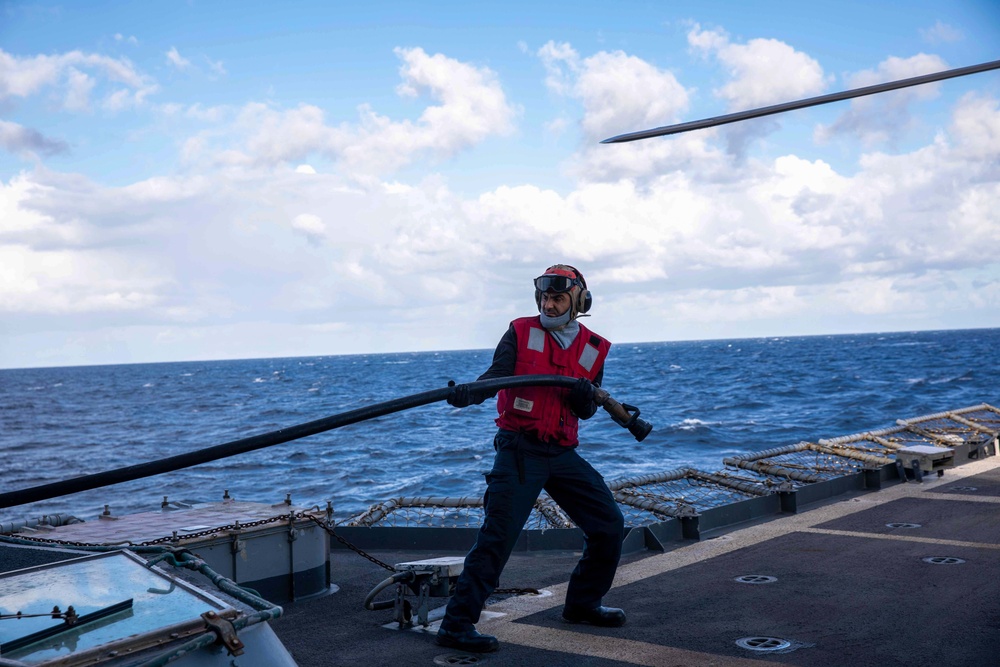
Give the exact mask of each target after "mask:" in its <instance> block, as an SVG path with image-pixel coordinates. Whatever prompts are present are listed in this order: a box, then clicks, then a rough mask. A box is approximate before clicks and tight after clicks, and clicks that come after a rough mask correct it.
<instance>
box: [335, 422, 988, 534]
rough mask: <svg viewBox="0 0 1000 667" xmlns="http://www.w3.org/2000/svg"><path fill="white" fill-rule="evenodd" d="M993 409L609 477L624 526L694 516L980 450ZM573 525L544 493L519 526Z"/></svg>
mask: <svg viewBox="0 0 1000 667" xmlns="http://www.w3.org/2000/svg"><path fill="white" fill-rule="evenodd" d="M998 435H1000V410H998V409H997V408H995V407H993V406H991V405H987V404H985V403H983V404H980V405H976V406H972V407H968V408H962V409H959V410H951V411H948V412H941V413H935V414H931V415H924V416H921V417H914V418H911V419H905V420H903V419H901V420H898V421H897V422H896V426H892V427H889V428H883V429H878V430H872V431H865V432H863V433H857V434H854V435H846V436H840V437H836V438H828V439H822V440H819V441H818V442H815V443H813V442H800V443H797V444H794V445H787V446H785V447H777V448H774V449H767V450H763V451H759V452H753V453H750V454H744V455H741V456H733V457H728V458H726V459H724V460H723V463H724V465H725V466H726V468H727V469H726V470H721V471H718V472H714V473H708V472H703V471H700V470H695V469H692V468H679V469H677V470H669V471H666V472H661V473H653V474H648V475H642V476H638V477H626V478H619V479H616V480H612V481H611V482H608V487H609V488H610V489H611V492H612V493H613V494H614V497H615V500H617V501H618V504H619V506H620V509H621V511H622V514H623V515H624V516H625V525H626V526H628V527H633V526H642V525H648V524H651V523H658V522H661V521H664V520H665V519H667V518H671V517H674V518H680V517H687V516H696V515H697V514H698V513H700V512H703V511H705V510H707V509H711V508H713V507H720V506H722V505H728V504H731V503H735V502H739V501H742V500H747V499H750V498H755V497H759V496H764V495H768V494H771V493H775V492H776V491H778V490H779V489H794V488H797V487H801V486H804V485H806V484H813V483H816V482H822V481H826V480H830V479H834V478H837V477H843V476H845V475H851V474H854V473H857V472H860V471H862V470H865V469H874V468H879V467H881V466H884V465H887V464H890V463H892V462H893V461H894V458H895V457H894V452H895V451H897V450H899V449H900V448H903V447H911V446H913V445H930V446H935V447H956V446H959V445H966V444H968V445H970V446H974V447H981V446H983V445H985V444H990V443H992V445H993V446H994V447H996V445H997V438H998ZM482 521H483V499H482V498H481V497H472V496H466V497H461V498H446V497H418V498H394V499H391V500H387V501H385V502H382V503H377V504H375V505H372V506H371V507H370V508H369V509H368V510H366V511H365V512H363V513H362V514H359V515H357V516H356V517H354V518H352V519H350V520H349V521H348V522H347V523H346V525H348V526H379V527H416V526H425V527H437V528H478V527H479V526H480V525H481V524H482ZM573 525H574V524H573V522H572V521H570V519H569V517H567V516H566V515H565V513H564V512H563V511H562V510H561V509H559V507H558V506H557V505H556V504H555V503H554V502H553V501H552V499H551V498H550V497H549V496H547V495H546V494H544V493H543V494H542V495H541V496H540V497H539V499H538V500H537V501H536V502H535V507H534V508H533V509H532V511H531V515H530V517H529V518H528V522H527V523H526V524H525V528H527V529H529V530H532V529H534V530H547V529H549V528H571V527H573Z"/></svg>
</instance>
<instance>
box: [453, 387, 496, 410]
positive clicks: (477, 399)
mask: <svg viewBox="0 0 1000 667" xmlns="http://www.w3.org/2000/svg"><path fill="white" fill-rule="evenodd" d="M487 398H489V394H484V393H482V392H478V391H476V390H474V389H472V388H471V387H470V386H469V385H467V384H457V385H454V386H453V387H452V388H451V393H450V394H448V405H453V406H455V407H456V408H466V407H468V406H470V405H479V404H480V403H482V402H483V401H485V400H486V399H487Z"/></svg>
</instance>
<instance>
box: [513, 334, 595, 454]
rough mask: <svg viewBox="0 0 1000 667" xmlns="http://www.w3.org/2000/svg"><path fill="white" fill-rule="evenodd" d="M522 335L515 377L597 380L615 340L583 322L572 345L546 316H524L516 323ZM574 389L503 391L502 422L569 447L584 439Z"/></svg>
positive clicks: (514, 429)
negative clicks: (547, 325) (549, 328)
mask: <svg viewBox="0 0 1000 667" xmlns="http://www.w3.org/2000/svg"><path fill="white" fill-rule="evenodd" d="M511 326H512V327H513V328H514V332H515V333H516V335H517V361H515V362H514V375H566V376H569V377H575V378H582V377H585V378H587V379H588V380H590V381H591V382H593V381H594V379H596V378H597V376H598V374H599V373H600V371H601V369H602V368H603V367H604V360H605V358H607V356H608V350H610V349H611V343H610V342H608V341H607V340H605V339H604V338H601V337H600V336H598V335H597V334H595V333H593V332H592V331H590V330H589V329H588V328H587V327H585V326H583V325H582V324H581V325H580V332H579V333H578V334H577V336H576V338H574V339H573V343H572V344H571V345H570V346H569V348H568V349H565V350H564V349H562V347H561V346H560V345H559V343H557V342H556V340H555V339H554V338H553V337H552V336H550V335H549V334H548V332H546V331H545V329H543V328H542V322H541V318H539V317H538V316H537V315H536V316H535V317H522V318H519V319H516V320H514V321H513V322H511ZM568 394H569V389H563V388H561V387H517V388H514V389H501V390H500V392H499V393H498V394H497V412H498V413H499V414H500V416H499V417H497V420H496V421H497V426H499V427H500V428H502V429H505V430H508V431H520V432H523V433H527V434H529V435H533V436H535V437H537V438H538V439H539V440H542V441H544V442H551V443H556V444H560V445H564V446H566V447H572V446H573V445H576V444H577V443H579V439H578V437H577V433H578V431H579V425H580V420H579V418H577V416H576V415H575V414H573V412H572V411H571V410H570V407H569V402H568V401H567V398H566V397H567V395H568Z"/></svg>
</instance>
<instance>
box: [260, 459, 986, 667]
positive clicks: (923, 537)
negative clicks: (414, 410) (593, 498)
mask: <svg viewBox="0 0 1000 667" xmlns="http://www.w3.org/2000/svg"><path fill="white" fill-rule="evenodd" d="M887 524H907V525H904V526H895V527H890V526H888V525H887ZM358 546H359V547H362V548H364V545H363V544H359V545H358ZM666 549H667V550H666V551H664V552H662V553H661V552H656V553H653V552H649V551H640V552H635V553H632V554H629V555H627V556H625V557H624V559H623V561H622V564H621V566H620V568H619V570H618V574H617V577H616V579H615V584H614V587H613V588H612V590H611V591H610V592H609V593H608V595H607V596H606V598H605V604H608V605H611V606H618V607H622V608H624V609H625V610H626V612H627V614H628V623H627V624H626V625H625V627H623V628H618V629H606V628H595V627H591V626H586V625H569V624H566V623H563V622H562V621H561V619H560V611H561V604H562V601H563V598H564V595H565V591H566V581H567V579H568V576H569V572H570V571H571V570H572V568H573V565H574V563H575V562H576V560H577V558H578V557H579V553H578V552H575V553H574V552H571V551H558V552H553V551H544V552H530V551H529V552H517V553H515V554H514V555H513V556H512V558H511V560H510V562H509V564H508V566H507V568H506V570H505V571H504V574H503V578H502V580H501V582H500V584H501V586H502V587H525V588H527V587H530V588H539V589H543V592H542V595H539V596H532V595H527V596H517V597H507V598H505V599H497V600H496V601H495V602H493V603H492V604H489V605H488V606H487V612H488V613H486V614H485V615H484V619H483V620H482V621H481V622H480V624H479V626H478V627H479V629H480V631H482V632H485V633H490V634H494V635H496V636H497V637H498V638H499V639H500V642H501V648H500V650H499V651H498V652H496V653H492V654H485V655H472V654H467V653H463V652H460V651H455V650H452V649H447V648H443V647H440V646H437V645H436V644H435V643H434V632H436V629H437V623H432V624H431V626H430V627H429V628H428V629H423V628H421V627H420V626H417V627H416V628H415V629H402V630H401V629H399V628H398V625H397V624H396V623H395V622H393V612H392V610H391V609H390V610H387V611H367V610H365V609H364V607H363V601H364V599H365V597H366V595H367V594H368V593H369V591H371V590H372V589H373V588H374V587H375V586H376V585H377V584H378V583H379V582H381V581H382V580H383V579H385V578H386V576H387V574H388V573H387V572H386V570H384V569H382V568H380V567H379V566H377V565H375V564H374V563H372V562H370V561H368V560H365V559H363V558H362V557H360V556H359V555H358V554H356V553H354V552H351V551H346V550H334V551H333V552H332V554H331V570H332V580H333V582H334V583H335V584H336V586H337V587H338V588H339V590H337V591H336V592H335V593H332V594H326V595H323V596H320V597H315V598H313V599H308V600H301V601H297V602H293V603H289V604H286V605H285V606H284V609H285V613H284V616H283V617H282V618H280V619H278V620H277V621H275V622H273V624H272V625H273V628H274V630H275V632H276V633H277V635H278V636H279V637H280V638H281V640H282V642H283V643H284V644H285V646H286V647H287V648H288V649H289V651H290V652H291V654H292V655H293V656H294V658H295V660H296V661H297V662H298V664H299V665H300V666H301V667H323V666H327V665H336V666H347V665H365V666H368V667H379V666H385V667H408V666H410V665H414V666H416V665H474V664H475V665H488V666H490V667H504V666H510V667H513V666H515V665H517V666H518V667H522V666H533V665H537V666H539V667H541V666H545V667H558V666H562V665H566V666H572V667H617V666H625V665H648V666H661V665H663V666H668V665H669V666H674V665H718V666H722V665H725V666H729V665H732V666H736V665H746V666H750V665H766V664H771V665H774V664H780V665H796V666H802V667H806V666H811V665H817V666H819V665H823V666H824V667H825V666H827V665H851V666H852V667H864V666H867V665H873V666H874V665H877V666H878V667H891V666H894V665H900V666H902V665H906V666H907V667H914V666H920V665H928V666H930V665H934V666H935V667H943V666H949V665H956V666H959V665H961V666H964V665H977V666H987V665H1000V595H998V591H1000V589H998V587H997V583H996V582H997V581H1000V457H996V456H993V457H988V458H984V459H981V460H978V461H971V462H969V463H967V464H965V465H962V466H960V467H957V468H953V469H949V470H947V471H946V472H945V474H944V475H943V476H940V477H937V476H927V477H924V479H923V481H922V482H915V481H912V480H911V481H910V482H907V483H902V482H898V483H895V484H893V485H891V486H885V487H883V488H882V489H881V490H879V491H870V492H863V491H859V492H851V493H848V494H845V495H841V496H838V497H836V498H834V499H832V500H829V501H824V502H821V503H815V504H814V505H812V506H810V507H805V508H800V509H799V512H798V513H796V514H788V515H781V516H779V517H777V518H774V519H769V520H757V521H754V522H748V523H745V524H742V525H736V526H730V527H729V528H727V529H720V530H717V531H714V532H711V533H703V534H702V536H701V539H700V540H699V541H689V540H688V541H677V542H673V543H670V544H667V545H666ZM370 553H371V554H372V555H373V556H375V557H376V558H378V559H380V560H382V561H384V562H386V563H389V564H394V563H399V562H406V561H412V560H422V559H428V558H436V557H441V556H455V555H462V554H461V552H455V551H440V552H426V551H420V552H414V551H386V550H381V551H380V550H372V551H370ZM752 575H753V576H755V577H773V578H774V581H770V582H769V583H745V582H743V581H737V579H738V578H742V577H751V576H752ZM754 580H759V579H754ZM387 596H388V592H385V593H383V594H382V596H380V599H381V598H384V597H387ZM438 601H439V602H440V603H442V604H443V603H444V602H445V600H444V599H440V600H438ZM432 618H433V614H432ZM741 640H742V641H743V642H744V645H745V646H749V647H756V648H745V647H744V646H741V645H740V644H738V642H740V641H741Z"/></svg>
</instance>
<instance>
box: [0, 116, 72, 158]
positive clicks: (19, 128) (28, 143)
mask: <svg viewBox="0 0 1000 667" xmlns="http://www.w3.org/2000/svg"><path fill="white" fill-rule="evenodd" d="M0 147H3V149H4V150H6V151H8V152H11V153H16V154H21V155H34V154H36V153H42V154H46V155H54V154H56V153H63V152H65V151H67V150H69V146H68V145H67V144H66V142H64V141H60V140H58V139H50V138H48V137H46V136H44V135H42V134H41V133H40V132H38V131H37V130H33V129H31V128H30V127H24V126H23V125H18V124H17V123H12V122H10V121H6V120H0Z"/></svg>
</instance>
